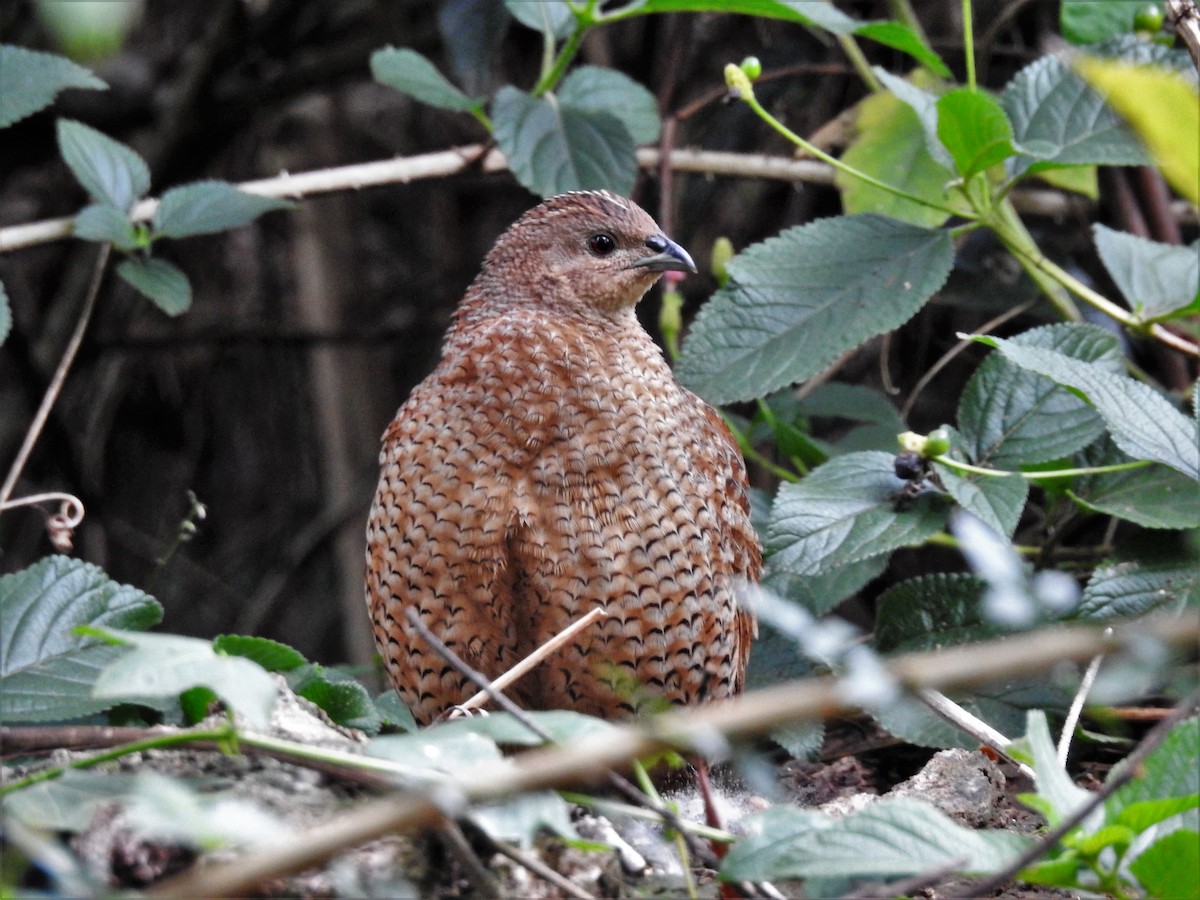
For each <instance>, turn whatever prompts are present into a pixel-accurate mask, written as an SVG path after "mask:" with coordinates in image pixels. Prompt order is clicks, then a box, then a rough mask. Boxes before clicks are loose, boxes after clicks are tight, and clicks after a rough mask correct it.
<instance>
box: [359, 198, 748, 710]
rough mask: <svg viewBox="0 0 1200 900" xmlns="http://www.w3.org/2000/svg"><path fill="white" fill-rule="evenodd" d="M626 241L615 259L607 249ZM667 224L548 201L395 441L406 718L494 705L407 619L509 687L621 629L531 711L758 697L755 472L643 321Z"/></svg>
mask: <svg viewBox="0 0 1200 900" xmlns="http://www.w3.org/2000/svg"><path fill="white" fill-rule="evenodd" d="M600 232H603V233H606V234H609V235H611V236H613V237H614V238H615V239H616V243H617V249H616V250H615V251H614V252H613V253H611V254H609V255H605V256H597V255H596V254H595V253H594V252H592V251H591V250H589V244H588V239H589V238H590V237H592V236H593V235H594V234H597V233H600ZM660 234H661V232H660V230H659V228H658V226H657V225H656V224H655V223H654V220H653V219H651V218H650V216H648V215H647V214H646V213H645V212H643V211H642V210H641V209H640V208H638V207H637V206H636V205H634V204H633V203H631V202H630V201H628V200H624V199H622V198H619V197H615V196H613V195H610V194H607V193H604V192H577V193H571V194H564V195H561V196H559V197H554V198H551V199H550V200H547V201H546V202H544V203H543V204H541V205H540V206H538V207H535V208H534V209H532V210H530V211H529V212H528V213H526V214H525V215H524V216H523V217H522V218H520V219H519V220H518V221H517V222H516V223H515V224H514V225H513V226H512V227H510V228H509V229H508V231H506V232H505V233H504V234H503V235H502V236H501V237H500V239H499V240H498V241H497V243H496V245H495V247H494V248H493V249H492V251H491V252H490V253H489V254H488V257H487V259H486V260H485V262H484V266H483V270H482V271H481V273H480V275H479V276H478V277H477V278H476V280H475V282H474V283H473V284H472V285H471V287H470V288H469V289H468V291H467V294H466V296H465V297H464V299H463V301H462V303H461V304H460V306H459V309H458V311H457V312H456V314H455V320H454V324H453V325H452V327H451V329H450V332H449V334H448V335H447V338H446V342H445V347H444V350H443V356H442V359H441V362H440V363H439V365H438V367H437V368H436V369H435V370H434V372H433V373H432V374H431V375H430V376H429V377H428V378H427V379H425V381H424V382H422V383H421V384H420V385H419V386H418V387H417V388H416V389H415V390H414V391H413V393H412V395H411V396H410V397H409V398H408V401H407V402H406V403H405V404H404V405H403V406H402V407H401V408H400V410H399V412H398V413H397V414H396V418H395V420H394V421H393V422H392V423H391V425H390V426H389V427H388V429H387V431H386V432H385V434H384V438H383V450H382V453H381V455H380V467H381V474H380V480H379V487H378V490H377V493H376V496H375V502H374V504H373V506H372V509H371V515H370V521H369V523H368V527H367V606H368V609H369V610H370V614H371V619H372V622H373V625H374V631H375V638H376V642H377V643H378V645H379V650H380V653H381V654H382V656H383V660H384V663H385V666H386V668H387V671H388V674H389V676H390V677H391V680H392V682H393V683H394V685H395V686H396V689H397V691H398V692H399V693H400V696H401V698H402V699H403V700H404V702H405V703H406V704H408V706H409V707H410V708H411V709H412V711H413V714H414V715H415V716H416V718H417V720H418V721H419V722H422V723H427V722H429V721H431V720H432V719H433V718H435V717H436V716H437V715H438V714H439V713H441V712H442V711H443V710H444V709H446V708H447V707H449V706H452V705H454V704H456V703H460V702H461V701H463V700H464V699H466V697H468V696H470V695H471V694H473V693H474V692H475V690H476V687H475V686H474V685H472V684H469V683H468V682H467V681H466V680H465V679H464V678H463V677H462V676H461V675H459V674H458V673H456V672H455V671H454V670H453V669H451V668H450V667H449V666H448V665H447V664H446V663H445V661H444V660H442V659H441V658H440V657H439V656H438V655H437V654H436V653H435V652H434V651H433V650H432V649H431V648H430V647H429V646H428V645H427V644H426V643H425V642H424V641H423V640H422V639H421V637H420V636H419V635H417V634H415V633H414V631H413V629H412V627H411V625H410V623H409V622H408V621H407V620H406V617H405V611H406V609H408V608H415V609H416V610H418V612H419V614H420V617H421V619H422V621H423V622H424V623H425V624H426V625H427V626H428V627H429V628H430V629H431V630H432V631H433V632H434V633H435V634H437V635H438V636H439V637H441V638H442V640H444V641H445V642H446V643H447V644H448V645H449V646H450V647H451V648H452V649H453V650H454V651H455V652H456V653H458V654H460V655H461V656H462V657H463V658H464V659H465V660H466V661H467V662H469V663H470V664H471V665H472V666H474V667H475V668H477V669H479V670H481V671H482V672H484V673H485V674H487V675H488V676H490V677H493V678H494V677H496V676H498V675H500V674H502V673H503V672H504V671H506V670H507V669H508V668H510V667H511V666H512V665H513V664H514V663H516V662H517V661H518V660H520V659H521V658H522V657H524V656H525V655H526V654H528V653H529V652H531V651H532V650H533V649H535V648H536V647H537V646H538V645H540V644H541V643H543V642H544V641H546V640H547V639H548V638H550V637H552V636H553V635H555V634H556V633H558V632H559V631H561V630H562V629H564V628H566V627H567V626H568V625H570V624H571V623H572V622H573V621H574V620H576V619H578V618H579V617H581V616H583V615H584V614H586V613H587V612H589V611H590V610H591V609H593V608H595V607H596V606H603V607H604V608H605V609H606V610H607V611H608V616H607V617H606V618H605V619H603V620H602V621H601V622H600V623H598V624H597V625H595V626H593V627H592V628H590V629H588V630H586V631H585V632H584V633H582V634H581V635H579V636H578V637H576V638H575V639H574V640H573V641H572V642H571V643H570V644H568V645H567V646H566V647H565V648H563V649H562V650H560V651H558V652H557V653H556V654H555V655H554V656H552V657H551V658H550V659H549V660H548V661H547V662H545V663H543V665H542V666H541V667H539V668H538V669H537V670H535V671H534V672H532V673H531V674H529V675H527V676H526V677H525V678H524V679H522V680H521V681H520V682H518V684H517V685H516V687H515V688H513V689H512V690H511V694H512V696H514V698H515V699H517V700H518V702H520V703H521V704H522V705H524V706H526V707H529V708H534V709H546V708H567V709H575V710H578V711H580V712H584V713H590V714H593V715H600V716H608V717H615V716H620V715H624V714H628V713H630V712H633V711H635V710H636V709H637V707H638V705H639V704H640V703H642V702H644V701H645V700H647V699H648V698H652V697H655V696H660V697H663V698H665V699H666V700H668V701H671V702H674V703H694V702H698V701H700V700H703V699H708V698H720V697H725V696H729V695H731V694H734V693H737V692H738V691H740V690H741V687H742V681H743V675H744V672H745V667H746V660H747V657H748V654H749V649H750V639H751V637H752V633H753V629H754V624H753V620H752V618H751V617H750V615H749V614H747V613H746V612H745V611H744V610H741V609H739V607H738V604H737V600H736V597H735V591H736V590H737V587H738V585H739V583H741V582H742V581H757V579H758V577H759V575H760V573H761V568H762V561H761V560H762V556H761V548H760V546H759V543H758V539H757V537H756V536H755V533H754V530H753V528H752V527H751V525H750V518H749V503H748V500H747V494H746V473H745V467H744V465H743V463H742V460H741V457H740V455H739V452H738V448H737V445H736V444H735V443H734V441H733V438H732V436H731V435H730V433H729V430H728V429H727V428H726V427H725V424H724V423H723V422H722V421H721V419H720V417H719V416H718V415H717V414H716V413H715V412H714V411H713V410H712V409H711V408H710V407H709V406H708V405H707V404H705V403H704V401H702V400H701V399H700V398H698V397H697V396H695V395H694V394H692V393H691V392H690V391H688V390H686V389H685V388H683V387H682V386H680V385H679V384H678V383H677V382H676V381H675V379H674V377H673V375H672V374H671V371H670V368H669V367H668V366H667V364H666V362H665V361H664V359H663V357H662V354H661V352H660V351H659V350H658V348H657V347H656V346H655V345H654V343H653V341H651V339H650V337H649V336H648V335H647V334H646V332H645V331H644V330H643V329H642V328H641V326H640V325H639V324H638V322H637V319H636V317H635V316H634V306H635V305H636V303H637V301H638V300H639V299H640V298H641V297H642V296H643V294H645V292H646V291H647V290H648V289H649V288H650V286H651V285H652V284H653V283H654V281H655V280H657V278H658V277H659V274H660V273H658V272H655V271H650V270H647V269H645V268H631V267H630V263H631V262H633V261H635V260H636V259H638V258H640V257H644V256H646V255H647V254H648V253H649V252H650V251H649V250H647V246H646V241H647V239H648V238H652V237H653V236H656V235H660Z"/></svg>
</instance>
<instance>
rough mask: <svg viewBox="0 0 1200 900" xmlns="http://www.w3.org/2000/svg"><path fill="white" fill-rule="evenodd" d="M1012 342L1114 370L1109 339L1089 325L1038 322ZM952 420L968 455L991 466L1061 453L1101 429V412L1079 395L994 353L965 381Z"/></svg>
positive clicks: (1117, 363) (1116, 353)
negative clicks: (956, 422) (1038, 326)
mask: <svg viewBox="0 0 1200 900" xmlns="http://www.w3.org/2000/svg"><path fill="white" fill-rule="evenodd" d="M1012 342H1013V343H1014V344H1019V345H1021V346H1024V347H1041V348H1045V349H1047V350H1057V351H1058V352H1060V353H1063V354H1066V355H1067V356H1070V357H1072V358H1074V359H1080V360H1084V361H1086V362H1094V363H1099V364H1101V365H1103V366H1104V367H1105V368H1106V369H1108V370H1110V371H1112V372H1114V373H1117V372H1120V371H1121V367H1122V360H1121V354H1120V349H1119V348H1118V346H1117V339H1116V338H1115V337H1114V336H1113V335H1112V334H1111V333H1109V332H1107V331H1105V330H1103V329H1102V328H1099V327H1097V326H1095V325H1076V324H1071V323H1063V324H1058V325H1046V326H1043V327H1041V328H1034V329H1032V330H1030V331H1026V332H1025V333H1023V334H1020V335H1018V336H1017V337H1015V338H1013V339H1012ZM958 427H959V431H960V432H961V434H962V436H963V439H964V441H965V442H966V448H967V451H968V453H969V454H970V456H971V458H972V459H973V460H974V461H975V462H976V463H978V464H981V465H992V466H996V467H998V468H1011V467H1015V466H1022V465H1028V464H1031V463H1039V462H1046V461H1048V460H1053V459H1061V458H1063V457H1066V456H1070V455H1071V454H1072V453H1075V452H1076V451H1077V450H1081V449H1082V448H1084V447H1086V446H1087V445H1088V444H1090V443H1092V441H1094V440H1095V439H1096V438H1098V437H1099V436H1100V435H1101V434H1103V433H1104V423H1103V420H1102V419H1101V418H1100V417H1099V415H1097V413H1096V412H1095V411H1094V410H1093V409H1092V408H1091V407H1089V406H1088V405H1087V403H1085V402H1084V401H1083V400H1082V399H1080V398H1079V397H1076V396H1075V395H1074V394H1072V393H1071V392H1070V391H1068V390H1066V389H1065V388H1061V387H1059V386H1058V385H1056V384H1055V383H1054V382H1053V381H1051V380H1050V379H1048V378H1045V377H1043V376H1041V375H1038V374H1035V373H1033V372H1027V371H1025V370H1024V369H1021V368H1019V367H1018V366H1017V365H1016V364H1014V363H1012V362H1009V361H1008V360H1006V359H1005V358H1004V357H1003V356H1001V355H1000V354H996V353H993V354H992V355H990V356H989V357H988V358H987V359H985V360H984V361H983V363H982V364H981V365H980V366H979V368H978V369H977V370H976V371H975V374H974V375H972V376H971V379H970V380H969V381H968V382H967V386H966V388H965V389H964V390H963V394H962V397H961V398H960V400H959V403H958Z"/></svg>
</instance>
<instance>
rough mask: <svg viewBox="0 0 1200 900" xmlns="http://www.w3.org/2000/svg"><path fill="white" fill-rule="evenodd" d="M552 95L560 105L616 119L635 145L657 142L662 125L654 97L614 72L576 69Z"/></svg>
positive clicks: (638, 85) (626, 77)
mask: <svg viewBox="0 0 1200 900" xmlns="http://www.w3.org/2000/svg"><path fill="white" fill-rule="evenodd" d="M555 93H556V94H557V96H558V99H559V102H560V103H562V104H563V105H564V106H569V107H571V108H572V109H577V110H582V111H583V112H586V113H608V114H609V115H613V116H616V117H617V118H618V119H620V120H621V123H622V124H623V125H624V126H625V129H626V130H627V131H628V132H629V136H630V137H632V138H633V140H634V142H635V143H637V144H652V143H654V142H655V141H657V140H658V134H659V130H660V128H661V126H662V122H661V121H660V119H659V115H658V102H657V101H656V100H655V99H654V95H653V94H652V93H650V92H649V91H648V90H646V89H645V88H644V87H642V85H640V84H638V83H637V82H636V81H634V80H633V79H632V78H630V77H629V76H628V75H623V74H622V73H620V72H618V71H616V70H615V69H602V68H600V67H599V66H580V67H579V68H577V69H573V70H572V71H571V72H570V74H568V75H567V77H566V78H564V79H563V82H562V84H561V85H560V86H559V88H558V90H557V91H556V92H555Z"/></svg>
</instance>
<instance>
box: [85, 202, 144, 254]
mask: <svg viewBox="0 0 1200 900" xmlns="http://www.w3.org/2000/svg"><path fill="white" fill-rule="evenodd" d="M74 231H75V237H79V238H83V239H84V240H85V241H104V242H106V243H111V244H113V245H114V246H116V247H118V248H119V249H121V250H126V251H128V250H133V249H135V248H136V247H137V243H138V242H137V233H136V232H135V231H134V228H133V223H132V222H130V221H129V216H128V215H126V214H125V213H123V212H121V211H120V210H119V209H117V208H116V207H115V206H112V205H110V204H108V203H93V204H91V205H90V206H87V207H84V209H83V211H82V212H80V213H79V215H77V216H76V217H75V226H74Z"/></svg>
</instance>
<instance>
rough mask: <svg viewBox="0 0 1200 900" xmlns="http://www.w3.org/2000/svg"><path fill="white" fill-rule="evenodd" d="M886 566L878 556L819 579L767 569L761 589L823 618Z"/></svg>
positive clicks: (818, 577)
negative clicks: (769, 591)
mask: <svg viewBox="0 0 1200 900" xmlns="http://www.w3.org/2000/svg"><path fill="white" fill-rule="evenodd" d="M887 564H888V555H887V554H886V553H881V554H879V555H878V556H873V557H868V558H867V559H862V560H858V561H856V562H853V563H849V564H847V565H845V566H839V567H838V568H836V569H831V570H830V571H828V572H823V573H821V574H820V575H796V574H795V573H793V572H789V571H787V570H786V569H774V568H772V567H771V566H770V565H768V566H767V572H766V574H765V575H764V578H763V585H764V586H765V587H769V588H770V589H771V590H773V591H774V592H775V593H777V594H778V595H779V596H780V597H783V598H785V599H787V600H791V601H792V602H793V603H798V604H800V606H802V607H804V608H805V609H807V610H808V611H809V612H810V613H812V614H813V615H814V616H823V615H825V614H826V613H827V612H830V611H832V610H833V608H834V607H835V606H837V605H838V604H839V603H841V602H842V601H843V600H845V599H846V598H847V597H849V596H850V595H851V594H854V593H855V592H857V591H859V590H861V589H862V588H863V587H865V586H866V585H867V583H868V582H870V581H871V580H872V579H875V578H878V577H879V576H880V575H882V574H883V572H884V570H885V569H886V568H887ZM756 646H757V645H756ZM756 652H757V651H756Z"/></svg>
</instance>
